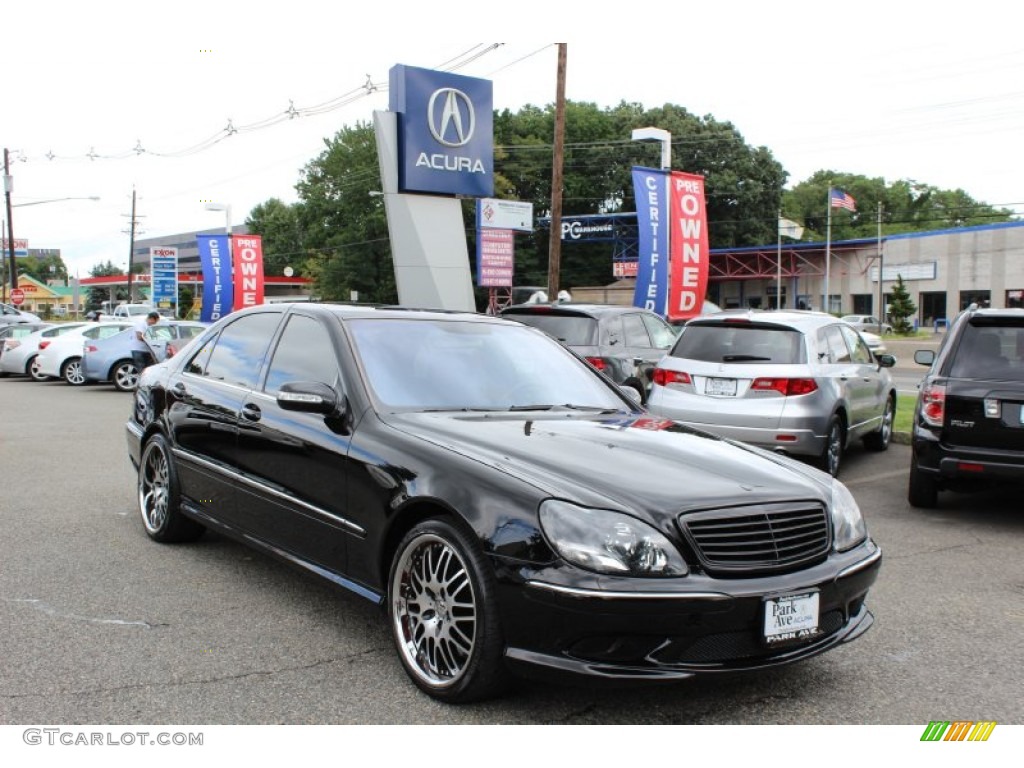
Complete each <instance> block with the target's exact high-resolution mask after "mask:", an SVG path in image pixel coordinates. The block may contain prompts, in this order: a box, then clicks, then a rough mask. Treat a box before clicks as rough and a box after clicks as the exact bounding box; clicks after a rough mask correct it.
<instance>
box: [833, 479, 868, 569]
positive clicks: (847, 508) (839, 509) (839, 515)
mask: <svg viewBox="0 0 1024 768" xmlns="http://www.w3.org/2000/svg"><path fill="white" fill-rule="evenodd" d="M831 509H832V529H833V530H834V531H835V550H836V552H845V551H846V550H848V549H852V548H853V547H855V546H857V545H858V544H860V543H861V542H862V541H864V539H866V538H867V535H868V528H867V525H865V523H864V516H863V515H861V513H860V507H858V506H857V501H856V499H854V498H853V494H852V493H850V491H849V490H848V489H847V487H846V486H845V485H843V484H842V483H841V482H839V481H838V480H836V479H835V478H832V504H831Z"/></svg>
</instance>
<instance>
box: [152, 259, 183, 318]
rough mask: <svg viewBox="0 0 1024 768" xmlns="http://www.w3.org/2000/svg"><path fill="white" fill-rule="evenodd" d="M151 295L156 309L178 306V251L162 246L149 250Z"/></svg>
mask: <svg viewBox="0 0 1024 768" xmlns="http://www.w3.org/2000/svg"><path fill="white" fill-rule="evenodd" d="M149 270H150V275H151V278H150V279H151V295H152V301H153V306H154V307H160V308H161V309H172V308H174V307H177V306H178V249H177V248H172V247H170V246H166V245H161V246H157V247H153V248H150V249H149Z"/></svg>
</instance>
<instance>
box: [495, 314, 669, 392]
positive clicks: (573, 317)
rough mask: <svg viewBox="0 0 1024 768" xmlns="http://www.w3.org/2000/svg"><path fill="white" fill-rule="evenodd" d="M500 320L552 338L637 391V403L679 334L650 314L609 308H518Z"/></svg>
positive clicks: (623, 384)
mask: <svg viewBox="0 0 1024 768" xmlns="http://www.w3.org/2000/svg"><path fill="white" fill-rule="evenodd" d="M501 316H502V317H505V318H508V319H509V320H517V321H519V322H520V323H523V324H525V325H532V326H533V327H534V328H539V329H540V330H542V331H544V332H545V333H547V334H548V335H549V336H554V337H555V338H556V339H558V340H559V341H560V342H562V344H564V345H565V346H567V347H569V349H571V350H573V351H574V352H576V353H577V354H578V355H581V356H582V357H585V358H586V359H587V362H589V363H590V364H591V365H593V366H594V367H595V368H597V370H599V371H601V372H602V373H604V374H606V375H607V376H608V377H609V378H611V380H612V381H614V382H615V383H616V384H618V385H619V386H623V387H631V388H633V389H635V390H636V392H637V394H638V395H639V396H640V402H645V401H646V399H647V388H648V386H649V382H650V374H651V372H652V371H653V370H654V365H655V363H657V362H658V361H659V360H660V359H661V358H662V357H664V356H665V353H666V352H668V350H669V347H671V346H672V345H673V344H674V343H675V340H676V336H677V335H678V334H677V331H676V330H675V329H673V328H672V326H670V325H669V324H668V323H666V322H665V321H664V320H663V319H662V318H661V316H660V315H657V314H655V313H654V312H651V311H649V310H646V309H639V308H637V307H622V306H615V305H611V304H572V303H564V304H518V305H515V306H511V307H507V308H506V309H504V310H502V312H501Z"/></svg>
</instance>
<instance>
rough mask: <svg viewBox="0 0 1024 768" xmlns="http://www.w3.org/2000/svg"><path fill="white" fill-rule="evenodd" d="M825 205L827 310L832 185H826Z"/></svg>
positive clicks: (825, 308)
mask: <svg viewBox="0 0 1024 768" xmlns="http://www.w3.org/2000/svg"><path fill="white" fill-rule="evenodd" d="M825 205H826V206H827V209H828V210H827V219H826V221H827V224H826V225H825V304H824V307H823V309H824V311H825V312H828V311H829V306H830V303H829V297H828V278H829V271H830V268H831V261H832V185H831V184H829V185H828V200H827V201H826V203H825Z"/></svg>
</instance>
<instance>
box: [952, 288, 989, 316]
mask: <svg viewBox="0 0 1024 768" xmlns="http://www.w3.org/2000/svg"><path fill="white" fill-rule="evenodd" d="M991 299H992V292H991V291H960V310H961V311H963V310H965V309H967V308H968V307H969V306H971V304H977V305H978V306H979V307H987V306H989V305H990V304H991V303H992V301H991Z"/></svg>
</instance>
